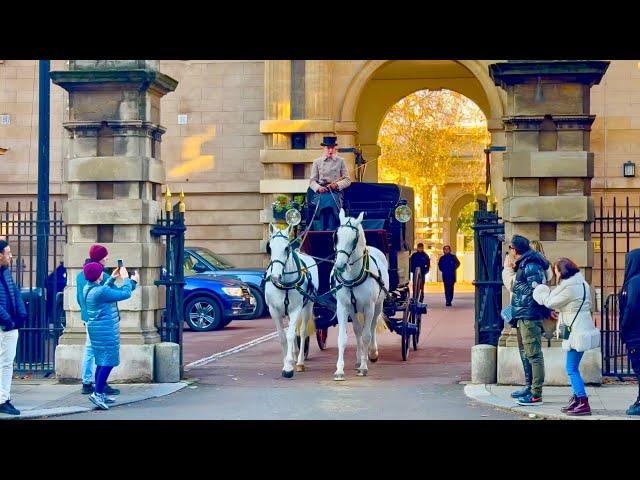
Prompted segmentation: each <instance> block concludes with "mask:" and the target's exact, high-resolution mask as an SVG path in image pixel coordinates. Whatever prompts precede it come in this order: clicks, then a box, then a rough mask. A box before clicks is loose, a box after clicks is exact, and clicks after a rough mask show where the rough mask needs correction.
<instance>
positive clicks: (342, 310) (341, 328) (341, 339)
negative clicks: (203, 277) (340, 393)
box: [333, 300, 349, 381]
mask: <svg viewBox="0 0 640 480" xmlns="http://www.w3.org/2000/svg"><path fill="white" fill-rule="evenodd" d="M336 316H337V317H338V363H337V364H336V372H335V373H334V374H333V379H334V380H336V381H342V380H344V379H345V378H344V349H345V347H346V346H347V321H348V318H349V312H348V310H347V308H346V307H345V306H344V305H342V303H341V302H340V301H339V300H338V305H337V309H336Z"/></svg>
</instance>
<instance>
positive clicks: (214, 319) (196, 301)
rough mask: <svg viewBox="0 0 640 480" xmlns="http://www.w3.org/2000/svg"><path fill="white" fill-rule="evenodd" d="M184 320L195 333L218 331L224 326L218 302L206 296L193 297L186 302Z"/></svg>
mask: <svg viewBox="0 0 640 480" xmlns="http://www.w3.org/2000/svg"><path fill="white" fill-rule="evenodd" d="M184 318H185V321H186V322H187V325H189V328H190V329H191V330H194V331H196V332H209V331H211V330H220V329H222V328H224V326H225V323H224V319H223V318H222V310H221V309H220V306H219V305H218V302H217V301H216V300H215V299H214V298H213V297H210V296H208V295H201V296H198V297H194V298H192V299H190V300H189V301H188V302H186V305H185V308H184Z"/></svg>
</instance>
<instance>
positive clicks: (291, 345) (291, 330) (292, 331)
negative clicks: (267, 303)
mask: <svg viewBox="0 0 640 480" xmlns="http://www.w3.org/2000/svg"><path fill="white" fill-rule="evenodd" d="M299 319H300V310H299V309H297V310H294V311H293V312H290V313H289V327H288V328H287V355H286V357H285V359H284V366H283V367H282V376H283V377H285V378H291V377H293V362H294V360H293V359H294V349H295V346H296V327H297V324H298V320H299Z"/></svg>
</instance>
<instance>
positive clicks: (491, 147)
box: [484, 145, 507, 192]
mask: <svg viewBox="0 0 640 480" xmlns="http://www.w3.org/2000/svg"><path fill="white" fill-rule="evenodd" d="M506 150H507V147H503V146H498V145H489V146H488V147H487V148H485V149H484V154H485V172H486V176H485V185H484V190H485V192H486V191H487V190H489V185H491V152H504V151H506Z"/></svg>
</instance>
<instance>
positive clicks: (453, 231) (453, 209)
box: [443, 192, 475, 250]
mask: <svg viewBox="0 0 640 480" xmlns="http://www.w3.org/2000/svg"><path fill="white" fill-rule="evenodd" d="M474 200H475V196H474V195H473V193H469V192H462V193H459V194H458V195H457V196H456V197H455V198H454V199H453V200H452V201H451V202H448V205H445V209H444V211H445V215H446V217H447V218H450V219H451V220H450V221H449V227H448V229H445V235H444V238H443V240H444V243H445V244H447V243H448V244H449V245H451V246H452V247H453V248H454V250H457V247H456V235H457V233H458V216H459V215H460V211H461V210H462V209H463V208H464V207H465V206H467V205H468V204H469V203H471V202H473V201H474ZM447 230H448V231H447Z"/></svg>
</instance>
